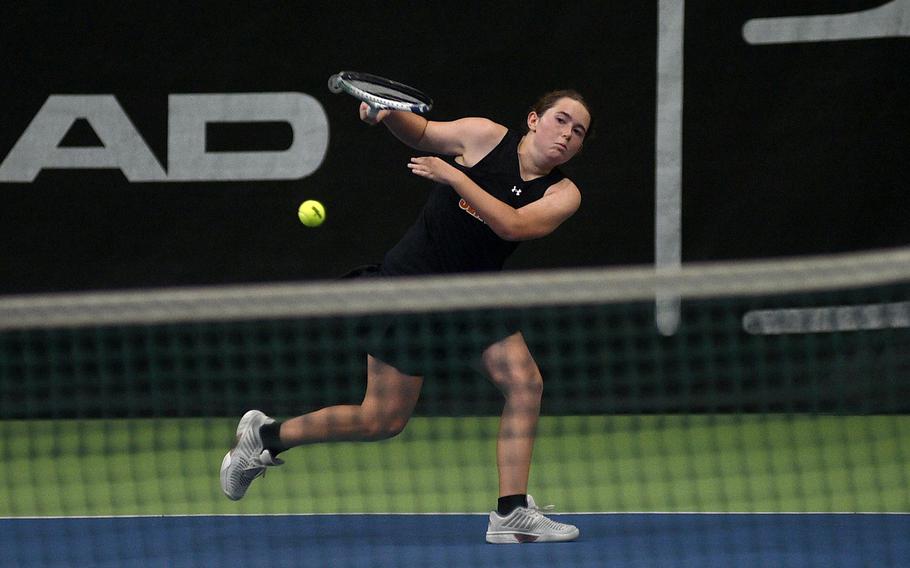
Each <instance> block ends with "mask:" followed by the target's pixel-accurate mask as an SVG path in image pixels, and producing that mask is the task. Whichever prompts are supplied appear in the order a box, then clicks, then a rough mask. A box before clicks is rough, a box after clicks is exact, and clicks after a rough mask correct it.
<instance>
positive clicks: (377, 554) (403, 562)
mask: <svg viewBox="0 0 910 568" xmlns="http://www.w3.org/2000/svg"><path fill="white" fill-rule="evenodd" d="M558 518H559V519H560V520H564V521H566V522H572V523H575V524H577V525H578V526H579V527H584V533H583V534H582V536H581V538H580V539H579V540H578V541H576V542H571V543H558V544H553V545H548V546H544V545H528V546H494V545H489V544H485V543H484V542H483V541H482V539H479V538H477V535H478V534H482V533H483V531H484V529H485V525H486V518H485V516H483V515H419V516H418V515H316V516H286V515H277V516H257V515H252V516H214V517H213V516H194V517H120V518H87V519H86V518H83V519H78V518H71V519H19V520H8V519H7V520H2V521H0V529H2V534H3V535H4V536H3V538H2V539H0V540H2V542H0V544H2V545H3V546H2V548H0V562H2V564H3V566H9V567H17V566H47V567H63V566H97V567H111V568H114V567H134V566H135V567H139V566H143V567H146V566H168V567H183V566H263V567H264V566H304V567H309V566H313V567H316V566H320V567H321V566H337V567H344V568H347V567H355V566H363V567H366V566H377V567H393V566H394V567H401V568H413V567H417V566H459V567H460V566H464V567H468V566H529V565H530V566H534V565H540V564H543V563H546V564H549V565H556V566H576V567H581V568H588V567H595V566H631V567H636V566H681V567H693V568H694V567H705V566H711V567H715V566H716V567H721V566H742V567H759V566H782V567H784V566H792V567H805V566H820V567H821V566H843V567H847V566H906V565H907V564H906V559H907V558H908V557H910V543H908V539H906V535H907V534H908V532H910V517H908V516H907V515H830V514H828V515H825V514H813V515H783V514H769V515H711V514H703V515H695V514H679V515H669V514H622V515H606V514H589V515H561V516H558ZM14 543H15V546H10V545H11V544H14Z"/></svg>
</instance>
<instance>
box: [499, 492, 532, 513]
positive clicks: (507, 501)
mask: <svg viewBox="0 0 910 568" xmlns="http://www.w3.org/2000/svg"><path fill="white" fill-rule="evenodd" d="M527 506H528V496H527V495H506V496H505V497H500V498H499V502H498V504H497V505H496V512H497V513H499V514H500V515H501V516H506V515H508V514H509V513H511V512H512V511H514V510H515V509H517V508H518V507H527Z"/></svg>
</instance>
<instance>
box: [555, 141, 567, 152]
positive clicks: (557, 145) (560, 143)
mask: <svg viewBox="0 0 910 568" xmlns="http://www.w3.org/2000/svg"><path fill="white" fill-rule="evenodd" d="M556 147H557V148H559V149H561V150H562V151H563V152H565V151H566V150H568V149H569V147H568V146H566V145H565V144H563V143H562V142H557V143H556Z"/></svg>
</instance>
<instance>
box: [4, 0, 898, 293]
mask: <svg viewBox="0 0 910 568" xmlns="http://www.w3.org/2000/svg"><path fill="white" fill-rule="evenodd" d="M80 4H82V3H80ZM758 4H760V7H757V6H756V5H758ZM883 4H886V2H882V1H873V2H870V1H848V2H833V1H806V2H784V1H783V0H776V1H774V2H762V3H753V2H730V3H726V2H725V3H718V2H706V1H693V0H689V1H688V2H686V6H685V9H686V18H685V43H684V59H683V61H684V93H685V94H684V103H685V105H684V113H683V126H684V128H683V131H684V135H683V138H684V141H683V158H684V161H683V164H684V166H683V205H682V212H683V232H682V236H683V241H682V243H683V258H684V260H686V261H694V260H709V259H711V260H713V259H738V258H751V257H772V256H783V255H793V254H814V253H825V252H839V251H846V250H858V249H865V248H871V247H887V246H895V245H901V244H906V243H908V242H910V223H908V221H907V219H908V216H910V191H907V183H906V180H907V178H908V174H910V172H908V166H907V159H906V156H907V149H908V135H907V132H910V111H908V105H907V101H908V100H910V81H908V73H907V69H910V39H908V38H904V37H893V38H879V39H866V40H854V41H835V42H808V43H797V44H778V45H752V44H749V43H747V42H746V41H744V39H743V36H742V28H743V24H744V23H745V22H746V21H748V20H750V19H753V18H765V17H775V16H791V15H806V14H817V13H833V12H856V11H861V10H866V9H870V8H874V7H876V6H880V5H883ZM0 28H2V33H0V49H2V53H3V57H2V58H0V76H2V84H3V89H2V90H0V160H7V161H8V156H9V155H10V154H11V150H12V149H13V148H14V146H15V145H16V144H17V142H18V141H19V140H20V138H21V137H22V135H23V133H25V132H26V131H27V129H28V127H29V125H30V124H31V123H32V121H33V120H34V119H35V117H36V116H37V115H39V112H40V109H41V108H42V106H43V105H44V104H45V103H46V101H48V98H49V97H51V96H52V95H79V96H87V95H113V96H114V97H115V99H116V101H117V103H119V106H120V107H121V108H122V110H123V113H124V114H125V115H126V116H128V118H129V120H130V123H131V124H132V126H133V127H134V129H135V131H136V132H138V133H139V135H140V136H141V140H142V141H143V142H144V144H145V145H146V146H147V147H148V149H149V150H150V152H151V153H152V154H153V155H154V157H155V158H156V159H157V161H158V162H159V163H160V165H161V167H162V168H163V169H164V170H167V166H168V144H169V142H168V120H169V106H168V100H169V99H168V97H169V95H174V94H194V93H195V94H218V93H227V94H237V93H254V94H255V93H303V94H305V95H308V96H310V97H313V98H314V99H315V100H316V102H317V103H318V106H319V107H321V108H322V110H323V112H324V114H325V118H326V120H327V134H328V144H327V147H326V151H325V156H324V159H323V160H322V162H321V164H320V165H319V167H318V168H316V169H315V171H313V172H312V173H311V174H310V175H307V176H305V177H302V178H298V179H266V180H262V179H237V180H219V181H145V182H135V181H134V182H131V181H129V180H128V179H127V178H126V176H125V175H124V173H123V171H121V169H120V168H117V167H110V168H106V169H72V168H53V169H51V168H45V169H42V170H41V171H40V173H39V174H38V175H37V177H36V178H35V179H34V180H33V181H15V180H13V181H10V180H3V181H0V293H23V292H38V291H62V290H81V289H100V288H131V287H140V286H172V285H196V284H220V283H237V282H256V281H271V280H310V279H325V278H332V277H334V276H337V275H339V274H341V273H343V272H345V271H346V270H347V269H348V268H350V267H352V266H355V265H358V264H363V263H367V262H374V261H378V260H380V259H381V257H382V254H383V253H384V252H385V250H386V249H387V248H389V247H390V246H391V245H393V244H394V242H395V241H396V239H397V238H398V237H399V236H400V235H401V234H402V233H403V232H404V231H405V229H406V228H407V226H408V225H409V223H410V222H412V220H413V219H414V217H415V216H416V214H417V212H418V211H419V208H420V206H421V204H422V203H423V199H424V194H425V193H426V191H428V190H429V189H430V185H429V184H427V183H426V182H424V181H422V180H419V179H416V178H413V177H412V176H411V175H410V174H409V173H408V171H407V169H406V167H405V164H406V162H407V159H408V158H409V157H410V156H411V155H412V151H411V150H409V149H407V148H405V147H403V146H402V145H401V144H400V143H398V142H397V141H395V140H394V139H392V137H391V136H389V135H388V133H387V132H385V131H384V128H382V127H377V128H370V127H368V126H367V125H365V124H363V123H361V122H360V121H359V120H358V118H357V115H356V108H357V105H356V103H355V102H354V101H353V99H350V98H348V97H345V96H341V95H333V94H331V93H329V92H328V90H327V89H326V80H327V78H328V76H329V75H331V74H332V73H334V72H337V71H339V70H342V69H355V70H364V71H370V72H373V73H377V74H381V75H387V76H390V77H393V78H396V79H398V80H401V81H404V82H407V83H411V84H414V85H415V86H418V87H420V88H423V89H425V90H426V91H428V92H429V93H430V94H431V95H432V96H433V97H434V99H435V101H436V106H435V108H434V110H433V111H432V113H431V114H430V118H432V119H437V120H448V119H453V118H457V117H461V116H466V115H477V116H486V117H490V118H493V119H495V120H497V121H499V122H502V123H504V124H507V125H509V126H514V127H520V126H521V125H522V124H523V122H524V117H525V115H526V112H527V109H528V107H529V106H530V105H531V103H532V102H533V101H534V99H535V98H536V97H537V96H538V95H539V94H541V93H543V92H545V91H547V90H550V89H554V88H562V87H572V88H576V89H578V90H580V91H582V92H583V93H585V94H586V95H587V97H588V98H589V99H590V101H591V103H592V106H593V107H594V109H595V116H596V120H597V130H598V132H597V134H596V136H595V137H594V138H593V139H591V140H589V141H588V142H587V144H586V148H585V149H584V151H583V152H582V154H581V155H579V157H578V158H577V159H576V160H575V161H574V162H573V163H571V164H570V165H569V166H568V167H567V171H568V173H569V174H570V176H571V177H573V179H574V180H575V181H576V183H577V184H578V185H579V186H580V187H581V188H582V192H583V196H584V199H583V205H582V209H581V210H580V211H579V213H578V214H577V215H576V216H575V217H574V218H572V219H571V220H570V221H569V222H567V223H566V224H565V225H564V226H563V227H561V228H560V229H559V230H558V231H557V232H556V233H555V234H554V235H552V236H551V237H549V238H548V239H547V240H546V241H545V242H544V243H526V244H525V245H524V246H523V247H522V248H520V249H519V252H518V253H516V256H515V257H514V258H513V260H512V262H511V264H510V266H509V268H510V269H525V268H531V267H574V266H592V265H616V264H629V263H650V262H653V255H654V253H653V248H654V237H653V234H654V220H653V219H654V185H655V182H654V175H655V174H654V171H655V142H654V137H655V116H656V111H655V108H656V104H657V103H656V101H655V92H656V88H655V85H656V80H657V78H656V54H657V40H658V3H657V2H640V1H632V0H629V1H625V2H570V3H560V4H554V3H550V2H536V1H535V2H521V3H499V4H490V3H485V2H465V3H460V4H459V5H458V6H457V7H456V6H455V5H454V4H449V3H444V4H443V3H417V4H406V3H401V4H396V5H390V4H387V3H384V4H382V5H379V4H373V3H327V2H306V3H286V4H284V3H282V4H277V3H262V4H260V5H256V6H253V7H249V6H247V7H242V8H239V7H227V5H226V4H225V5H224V6H221V7H219V8H217V9H205V8H189V9H188V8H186V7H180V8H170V7H167V6H162V5H161V4H159V3H155V4H154V5H153V4H152V3H148V4H147V5H146V4H142V3H140V4H138V5H133V6H130V7H124V6H121V5H118V6H116V7H111V8H100V7H86V6H84V5H77V6H62V5H61V6H52V5H42V6H36V5H35V4H34V3H29V4H28V6H27V7H14V8H9V7H8V8H7V13H6V14H5V16H4V18H3V21H2V23H0ZM91 122H92V121H91V120H85V119H81V120H75V121H74V122H73V124H72V127H71V128H70V129H69V131H68V132H67V134H66V136H65V137H63V138H62V139H61V140H60V143H59V146H60V147H61V148H76V147H96V148H97V147H98V145H99V144H102V143H103V139H104V135H103V133H99V132H97V131H96V128H97V125H93V124H92V123H91ZM206 133H207V139H206V151H208V152H230V151H238V152H254V151H263V152H266V151H281V150H282V149H286V148H288V147H289V146H290V145H291V143H292V142H293V139H294V137H295V136H305V135H309V134H307V133H300V132H298V133H295V132H294V131H293V130H291V129H290V128H289V127H288V125H287V124H283V123H282V122H281V121H280V120H278V121H270V122H269V121H263V122H256V121H248V122H241V123H240V124H224V123H222V124H218V123H212V124H209V125H208V126H207V127H206ZM107 143H108V144H112V141H111V140H107ZM114 143H118V142H116V141H114ZM0 177H2V176H0ZM310 198H313V199H319V200H321V201H322V202H323V203H324V204H325V206H326V208H327V211H328V221H327V222H326V223H325V225H324V226H322V227H321V228H319V229H315V230H314V229H307V228H305V227H303V226H302V225H301V224H300V223H299V222H298V221H297V219H296V208H297V205H298V203H300V202H301V201H303V200H304V199H310Z"/></svg>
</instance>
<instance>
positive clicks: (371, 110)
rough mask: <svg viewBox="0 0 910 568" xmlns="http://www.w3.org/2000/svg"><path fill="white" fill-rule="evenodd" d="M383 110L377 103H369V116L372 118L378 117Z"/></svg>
mask: <svg viewBox="0 0 910 568" xmlns="http://www.w3.org/2000/svg"><path fill="white" fill-rule="evenodd" d="M381 110H382V107H378V106H375V105H371V104H370V103H367V117H369V118H370V120H372V119H374V118H376V116H377V115H379V111H381Z"/></svg>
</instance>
